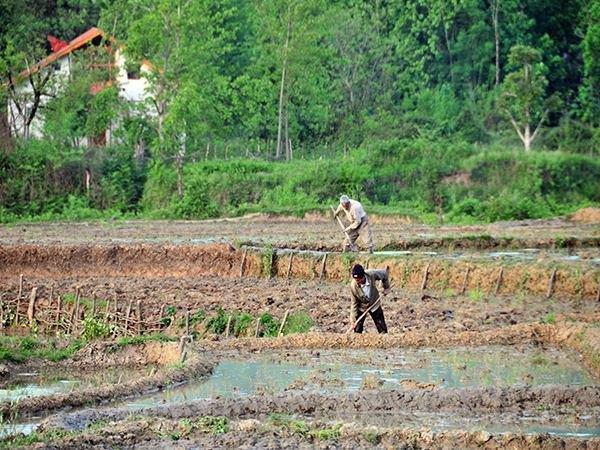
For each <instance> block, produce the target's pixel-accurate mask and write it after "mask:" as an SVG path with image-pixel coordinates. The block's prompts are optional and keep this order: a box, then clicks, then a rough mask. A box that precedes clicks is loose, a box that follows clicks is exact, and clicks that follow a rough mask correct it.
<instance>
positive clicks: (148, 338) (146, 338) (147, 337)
mask: <svg viewBox="0 0 600 450" xmlns="http://www.w3.org/2000/svg"><path fill="white" fill-rule="evenodd" d="M176 340H177V338H175V337H171V336H167V335H166V334H163V333H152V334H141V335H137V336H126V337H123V338H121V339H119V340H118V341H117V346H119V347H126V346H128V345H140V344H144V343H146V342H174V341H176Z"/></svg>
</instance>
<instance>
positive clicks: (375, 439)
mask: <svg viewBox="0 0 600 450" xmlns="http://www.w3.org/2000/svg"><path fill="white" fill-rule="evenodd" d="M364 437H365V440H366V441H367V442H368V443H369V444H373V445H379V442H380V441H381V436H380V435H379V433H377V432H376V431H365V433H364Z"/></svg>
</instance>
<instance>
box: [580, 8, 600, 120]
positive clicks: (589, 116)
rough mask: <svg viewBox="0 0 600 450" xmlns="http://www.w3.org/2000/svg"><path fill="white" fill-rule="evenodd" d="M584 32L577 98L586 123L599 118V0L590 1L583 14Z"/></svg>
mask: <svg viewBox="0 0 600 450" xmlns="http://www.w3.org/2000/svg"><path fill="white" fill-rule="evenodd" d="M585 17H586V18H585V22H586V23H585V25H587V27H586V32H585V36H584V38H583V42H582V47H583V73H584V76H585V79H584V82H583V85H582V86H581V87H580V92H579V98H580V100H581V102H582V103H583V108H584V114H583V117H584V119H585V120H587V121H588V122H594V121H595V122H596V124H597V123H598V121H599V117H600V0H592V1H591V2H590V5H589V7H588V9H587V11H586V14H585Z"/></svg>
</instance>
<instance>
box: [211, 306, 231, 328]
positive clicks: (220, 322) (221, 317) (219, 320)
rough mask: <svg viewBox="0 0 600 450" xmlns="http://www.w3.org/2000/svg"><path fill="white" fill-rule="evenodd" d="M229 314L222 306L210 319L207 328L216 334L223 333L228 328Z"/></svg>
mask: <svg viewBox="0 0 600 450" xmlns="http://www.w3.org/2000/svg"><path fill="white" fill-rule="evenodd" d="M227 320H228V315H227V314H226V313H225V310H224V309H223V308H221V307H219V309H218V310H217V315H216V316H213V317H211V318H210V319H208V322H207V323H206V329H207V330H209V331H212V332H213V333H215V334H223V332H224V331H225V328H227Z"/></svg>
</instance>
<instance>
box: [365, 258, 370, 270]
mask: <svg viewBox="0 0 600 450" xmlns="http://www.w3.org/2000/svg"><path fill="white" fill-rule="evenodd" d="M370 262H371V258H367V262H366V263H365V269H368V268H369V263H370Z"/></svg>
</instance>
